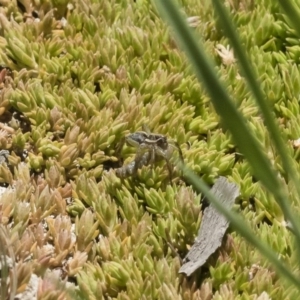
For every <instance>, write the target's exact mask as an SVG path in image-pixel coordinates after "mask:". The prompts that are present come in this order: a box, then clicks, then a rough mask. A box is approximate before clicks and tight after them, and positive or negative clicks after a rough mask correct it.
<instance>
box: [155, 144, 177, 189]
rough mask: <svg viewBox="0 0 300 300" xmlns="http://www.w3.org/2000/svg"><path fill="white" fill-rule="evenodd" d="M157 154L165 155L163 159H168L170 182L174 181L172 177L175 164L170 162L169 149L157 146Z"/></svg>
mask: <svg viewBox="0 0 300 300" xmlns="http://www.w3.org/2000/svg"><path fill="white" fill-rule="evenodd" d="M155 150H156V154H157V155H159V156H161V157H163V159H164V160H165V161H166V163H167V168H168V171H169V178H170V183H172V179H173V166H172V164H171V162H170V155H169V153H168V151H165V150H162V149H161V148H156V149H155Z"/></svg>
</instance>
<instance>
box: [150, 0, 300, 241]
mask: <svg viewBox="0 0 300 300" xmlns="http://www.w3.org/2000/svg"><path fill="white" fill-rule="evenodd" d="M155 3H156V5H157V7H158V9H159V10H160V12H161V14H162V15H163V16H164V18H165V19H166V20H167V21H168V22H169V23H170V25H171V26H172V28H173V30H174V32H175V34H176V36H177V40H178V41H179V42H180V44H181V46H182V48H183V49H184V50H185V52H186V54H187V56H188V58H189V60H190V62H191V64H192V66H193V67H194V70H195V73H196V75H197V77H198V79H199V80H200V81H201V82H202V83H203V84H204V85H205V87H206V88H207V92H208V94H209V95H210V97H211V100H212V102H213V104H214V107H215V109H216V111H217V113H218V114H219V115H220V116H221V118H222V122H223V123H224V124H225V126H226V127H227V128H228V129H229V130H230V132H231V133H232V135H233V137H234V140H235V142H236V143H237V145H238V147H239V149H240V151H241V152H242V153H243V154H244V156H245V157H246V159H247V160H248V161H249V163H250V165H251V167H252V170H253V172H254V174H255V176H256V177H257V178H258V179H260V181H261V182H262V183H263V184H264V185H265V186H266V187H267V189H269V190H270V191H271V192H272V193H273V194H274V196H275V199H276V200H277V201H278V204H279V205H280V207H281V209H282V211H283V213H284V215H285V218H286V219H287V220H289V221H290V222H291V224H292V225H293V227H295V228H296V230H295V234H296V236H297V239H298V241H299V244H300V228H299V227H298V226H297V225H296V221H295V218H294V217H293V216H292V212H291V209H290V207H289V205H288V203H287V201H286V200H287V199H288V196H287V192H286V189H285V187H284V186H283V185H282V184H281V182H280V180H279V178H278V177H277V174H276V172H275V171H274V169H273V168H272V166H271V164H270V162H269V159H268V158H267V157H266V155H265V153H264V152H263V150H262V147H261V146H260V144H259V143H258V142H257V140H256V139H255V137H254V136H253V135H252V134H251V131H250V129H249V128H248V126H247V125H246V122H245V120H244V118H243V117H242V115H241V114H240V113H239V111H238V110H237V109H236V107H235V106H234V104H233V101H232V99H231V98H230V96H229V95H228V93H227V91H226V89H225V88H224V86H223V84H222V83H221V82H220V80H219V79H218V77H217V75H216V72H215V70H214V66H213V63H212V62H211V60H210V59H209V58H208V57H207V55H206V54H205V51H204V48H203V46H202V43H201V42H200V41H199V39H196V37H195V35H194V33H193V32H192V31H191V30H190V28H189V27H188V25H187V22H186V21H185V20H184V19H183V18H182V15H181V14H180V12H179V9H178V7H177V6H176V5H175V4H174V2H173V1H172V0H165V1H158V0H156V1H155Z"/></svg>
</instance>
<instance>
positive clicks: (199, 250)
mask: <svg viewBox="0 0 300 300" xmlns="http://www.w3.org/2000/svg"><path fill="white" fill-rule="evenodd" d="M211 192H212V193H213V194H214V195H215V196H216V197H217V198H218V199H219V200H220V202H221V203H222V204H224V205H225V206H226V207H228V208H231V207H232V205H233V203H234V200H235V199H236V197H237V196H238V195H239V188H238V186H237V185H236V184H234V183H229V182H228V180H227V179H226V178H225V177H220V178H219V179H218V180H217V181H216V183H215V184H214V186H213V187H212V189H211ZM228 225H229V223H228V221H227V220H226V218H225V217H224V216H223V215H221V214H220V213H219V212H218V211H217V210H216V209H215V208H214V207H213V206H212V205H210V206H208V207H207V208H206V209H205V210H204V213H203V217H202V222H201V227H200V229H199V232H198V236H197V238H196V240H195V243H194V245H193V246H192V248H191V249H190V251H189V252H188V254H187V255H186V257H185V258H184V260H183V265H182V266H181V268H180V270H179V273H185V274H186V275H187V276H190V275H191V274H192V273H193V272H195V271H196V270H197V269H198V268H200V267H201V266H203V265H204V264H205V262H206V261H207V259H208V258H209V257H210V256H211V255H212V254H213V253H214V252H215V251H216V250H217V249H218V248H219V247H220V246H221V244H222V240H223V237H224V234H225V232H226V230H227V228H228Z"/></svg>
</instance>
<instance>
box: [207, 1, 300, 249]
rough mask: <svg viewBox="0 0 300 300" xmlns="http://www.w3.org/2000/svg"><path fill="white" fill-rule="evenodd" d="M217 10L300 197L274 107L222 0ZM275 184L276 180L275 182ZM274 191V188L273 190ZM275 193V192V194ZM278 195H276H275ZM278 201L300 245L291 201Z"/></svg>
mask: <svg viewBox="0 0 300 300" xmlns="http://www.w3.org/2000/svg"><path fill="white" fill-rule="evenodd" d="M212 2H213V4H214V7H215V10H216V12H217V14H218V16H219V22H220V24H221V25H222V28H223V30H224V32H225V34H226V35H227V37H228V39H229V40H230V43H231V45H232V47H233V49H234V54H235V57H236V58H237V61H238V62H239V65H240V68H241V69H242V73H243V76H244V77H245V79H246V80H247V83H248V86H249V88H250V90H251V92H252V94H253V95H254V97H255V99H256V103H257V105H258V106H259V108H260V111H261V113H262V115H263V118H264V123H265V125H266V127H267V128H268V131H269V133H270V135H271V137H272V139H273V141H274V144H275V147H276V150H277V152H278V154H279V156H280V159H281V161H282V164H283V169H284V171H285V172H286V174H288V175H289V178H290V179H291V181H292V182H293V184H294V186H295V188H296V190H297V193H298V196H299V197H300V185H299V176H298V174H297V171H296V169H295V167H294V164H293V162H292V159H291V157H290V155H289V154H288V153H289V151H288V149H287V147H286V145H285V143H284V142H283V139H282V137H281V133H280V130H279V128H278V126H277V124H276V122H275V120H274V117H273V115H272V109H271V107H270V105H269V103H268V101H267V100H266V98H265V95H264V93H263V92H262V90H261V88H260V85H259V84H258V82H257V80H256V78H257V77H256V75H255V73H254V71H253V68H252V67H251V64H250V63H249V59H248V58H247V57H246V54H245V51H244V49H243V47H242V45H241V42H240V39H239V37H238V35H237V32H236V30H235V28H234V24H233V23H232V21H231V18H230V15H229V13H228V12H227V9H226V8H225V6H224V5H223V3H221V1H220V0H212ZM265 176H268V174H265ZM274 184H275V182H274ZM271 192H272V190H271ZM274 195H275V194H274ZM275 197H276V195H275ZM276 199H277V201H278V202H279V205H280V207H281V209H282V211H283V212H284V215H285V216H286V217H287V216H289V217H288V219H289V221H290V222H291V223H292V225H293V227H296V228H297V231H298V232H297V233H296V235H297V237H298V242H299V245H300V231H299V225H297V224H298V222H297V221H296V218H295V217H294V216H293V215H292V214H290V213H289V211H290V203H289V202H288V201H286V199H287V198H280V197H276Z"/></svg>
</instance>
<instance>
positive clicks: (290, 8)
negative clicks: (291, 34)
mask: <svg viewBox="0 0 300 300" xmlns="http://www.w3.org/2000/svg"><path fill="white" fill-rule="evenodd" d="M278 2H279V4H280V5H281V7H282V8H283V10H284V11H285V13H286V15H287V16H288V18H289V19H290V20H291V22H292V24H293V26H294V29H295V30H296V31H297V33H298V36H300V26H299V20H300V11H299V8H298V7H297V6H296V5H295V3H294V2H292V1H290V0H278Z"/></svg>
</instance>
